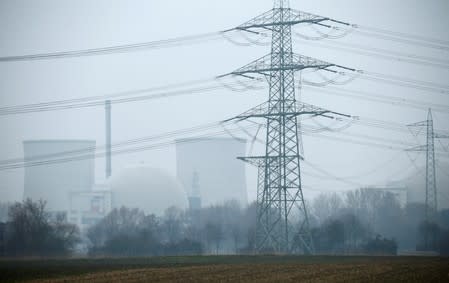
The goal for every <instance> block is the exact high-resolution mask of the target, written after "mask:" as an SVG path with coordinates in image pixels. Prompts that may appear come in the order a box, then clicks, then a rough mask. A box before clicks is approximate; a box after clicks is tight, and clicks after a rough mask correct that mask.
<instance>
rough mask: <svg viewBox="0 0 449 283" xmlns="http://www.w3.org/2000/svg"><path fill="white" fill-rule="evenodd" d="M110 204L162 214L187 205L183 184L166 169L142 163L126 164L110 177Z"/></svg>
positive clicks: (116, 206) (184, 207)
mask: <svg viewBox="0 0 449 283" xmlns="http://www.w3.org/2000/svg"><path fill="white" fill-rule="evenodd" d="M109 186H110V188H111V193H112V207H114V208H120V207H122V206H125V207H128V208H139V209H141V210H143V211H144V212H145V213H147V214H156V215H162V214H163V212H164V211H165V209H167V208H169V207H171V206H176V207H178V208H181V209H186V208H187V196H186V193H185V191H184V189H183V187H182V185H181V184H180V183H179V182H178V181H177V180H176V178H175V177H173V176H171V175H170V174H168V173H167V172H165V171H163V170H161V169H156V168H151V167H148V166H144V165H136V166H129V167H127V168H125V169H124V170H122V171H121V172H119V173H117V174H115V175H114V176H113V177H112V178H111V179H110V180H109Z"/></svg>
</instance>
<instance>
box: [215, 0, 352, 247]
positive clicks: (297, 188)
mask: <svg viewBox="0 0 449 283" xmlns="http://www.w3.org/2000/svg"><path fill="white" fill-rule="evenodd" d="M324 21H333V20H331V19H329V18H325V17H321V16H316V15H312V14H309V13H304V12H300V11H295V10H293V9H290V8H289V5H288V1H285V0H277V1H275V7H274V9H272V10H270V11H268V12H266V13H264V14H262V15H261V16H259V17H256V18H254V19H252V20H250V21H249V22H247V23H245V24H243V25H240V26H238V27H237V28H235V30H240V31H247V32H252V33H257V31H254V30H260V29H262V30H265V31H266V30H269V31H271V33H272V43H271V53H270V54H269V55H267V56H264V57H262V58H260V59H258V60H256V61H254V62H252V63H250V64H248V65H246V66H244V67H242V68H240V69H238V70H236V71H234V72H232V73H229V74H227V75H224V76H243V77H246V78H254V76H255V75H261V76H263V77H264V78H266V80H267V82H268V83H269V87H270V91H269V98H268V101H267V102H265V103H263V104H262V105H259V106H257V107H255V108H253V109H251V110H249V111H247V112H245V113H243V114H241V115H239V116H237V117H235V118H233V119H230V120H236V121H242V120H247V119H251V118H262V119H265V120H266V140H265V154H264V155H263V156H254V157H242V158H240V159H242V160H244V161H246V162H249V163H251V164H253V165H255V166H257V168H258V190H257V191H258V192H257V222H256V249H257V250H258V251H259V252H277V253H292V252H295V251H299V250H300V251H302V252H303V253H306V254H312V253H313V252H314V245H313V239H312V236H311V232H310V228H309V216H308V212H307V209H306V204H305V201H304V196H303V191H302V187H301V167H300V160H301V156H300V136H299V135H300V133H299V131H298V128H299V118H298V116H300V115H313V116H324V117H329V115H343V114H339V113H336V112H332V111H329V110H325V109H322V108H318V107H315V106H313V105H309V104H305V103H301V102H298V101H297V100H296V95H295V72H297V71H301V70H304V69H314V70H325V71H330V72H336V71H335V70H334V69H335V68H337V69H347V70H351V71H354V70H353V69H348V68H345V67H342V66H339V65H335V64H331V63H328V62H324V61H319V60H316V59H314V58H310V57H306V56H302V55H297V54H294V53H293V48H292V26H293V25H296V24H301V23H308V24H321V23H322V22H324ZM222 77H223V76H222ZM345 116H346V115H345ZM228 121H229V120H228ZM292 216H296V217H299V223H298V222H297V221H293V220H292Z"/></svg>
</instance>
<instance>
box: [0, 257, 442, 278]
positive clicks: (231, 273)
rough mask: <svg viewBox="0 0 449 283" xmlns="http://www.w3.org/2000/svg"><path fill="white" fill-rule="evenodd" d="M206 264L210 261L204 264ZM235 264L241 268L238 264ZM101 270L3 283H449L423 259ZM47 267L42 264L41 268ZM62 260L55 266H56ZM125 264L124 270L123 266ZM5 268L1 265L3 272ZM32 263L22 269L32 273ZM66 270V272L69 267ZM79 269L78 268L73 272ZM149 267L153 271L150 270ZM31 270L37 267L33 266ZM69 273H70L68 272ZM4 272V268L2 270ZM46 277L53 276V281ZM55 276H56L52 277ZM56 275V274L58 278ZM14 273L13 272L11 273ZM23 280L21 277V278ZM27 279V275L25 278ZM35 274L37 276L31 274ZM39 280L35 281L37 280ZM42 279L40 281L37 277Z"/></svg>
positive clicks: (178, 263)
mask: <svg viewBox="0 0 449 283" xmlns="http://www.w3.org/2000/svg"><path fill="white" fill-rule="evenodd" d="M203 259H204V260H203ZM233 262H235V263H233ZM108 263H109V261H107V260H103V264H101V265H97V267H96V268H95V269H94V270H90V271H89V269H90V268H92V264H96V263H95V262H94V261H93V262H92V261H90V264H89V262H84V264H85V268H84V269H82V264H73V265H71V263H65V264H66V265H60V267H59V268H60V269H61V272H59V273H57V272H56V271H57V270H58V269H55V268H53V269H52V268H50V267H51V266H52V264H48V266H49V269H48V271H45V269H44V270H42V269H41V270H40V271H43V272H41V273H36V276H25V277H23V278H20V277H15V278H14V277H13V276H11V278H9V279H8V278H2V280H0V281H3V282H19V281H21V282H383V283H385V282H449V259H447V258H417V257H410V258H407V257H395V258H381V257H373V258H369V257H357V258H351V257H309V258H306V257H298V258H295V257H265V258H264V257H243V258H242V257H215V258H214V257H204V258H202V257H192V258H188V257H187V258H182V260H176V257H174V258H169V259H168V260H167V259H162V258H161V259H160V261H158V260H157V259H152V260H151V261H150V262H147V263H144V260H143V259H142V261H141V262H140V261H136V260H134V264H133V265H132V266H131V265H130V266H128V267H127V266H125V265H126V264H127V263H126V259H121V260H118V261H110V263H109V264H110V266H111V270H110V271H109V270H108ZM140 263H141V264H140ZM41 264H42V263H41ZM54 264H56V261H53V265H54ZM121 265H122V266H121ZM1 266H2V264H1V263H0V267H1ZM24 266H26V264H24V265H23V266H22V268H24V269H23V270H24V272H26V267H24ZM64 266H65V267H64ZM73 266H77V269H74V270H73V272H70V270H71V268H73ZM146 266H147V267H146ZM10 267H11V266H10ZM30 268H31V267H30ZM64 269H66V272H64ZM0 271H1V268H0ZM45 272H47V274H48V277H47V276H46V274H45ZM52 272H53V273H54V274H52ZM55 272H56V273H55ZM11 274H13V273H11ZM16 275H17V274H16ZM21 275H24V274H21ZM31 275H32V274H31ZM33 277H35V278H33ZM36 277H37V278H36Z"/></svg>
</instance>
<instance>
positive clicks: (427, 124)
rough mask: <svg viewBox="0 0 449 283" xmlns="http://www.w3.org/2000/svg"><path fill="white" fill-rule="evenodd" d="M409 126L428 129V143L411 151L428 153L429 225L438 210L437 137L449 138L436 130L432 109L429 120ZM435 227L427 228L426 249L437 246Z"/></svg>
mask: <svg viewBox="0 0 449 283" xmlns="http://www.w3.org/2000/svg"><path fill="white" fill-rule="evenodd" d="M409 127H418V128H421V129H426V131H427V132H426V140H427V142H426V145H422V146H417V147H414V148H412V149H409V151H418V152H425V153H426V196H425V222H426V224H427V225H429V224H430V223H433V222H435V220H436V219H435V216H436V213H437V212H438V196H437V183H436V170H435V139H438V138H447V137H446V136H443V135H438V134H436V133H435V131H434V127H433V117H432V110H431V109H429V112H428V114H427V120H426V121H422V122H418V123H415V124H411V125H409ZM433 232H434V231H433V229H426V231H425V235H424V249H425V250H432V249H434V248H435V241H436V238H435V237H436V235H434V233H433Z"/></svg>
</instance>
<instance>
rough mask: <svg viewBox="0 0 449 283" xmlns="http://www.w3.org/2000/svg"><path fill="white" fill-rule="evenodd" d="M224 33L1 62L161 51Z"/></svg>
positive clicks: (42, 54)
mask: <svg viewBox="0 0 449 283" xmlns="http://www.w3.org/2000/svg"><path fill="white" fill-rule="evenodd" d="M222 34H223V32H211V33H204V34H198V35H191V36H182V37H176V38H171V39H164V40H157V41H147V42H141V43H134V44H123V45H115V46H109V47H102V48H90V49H83V50H72V51H59V52H49V53H40V54H28V55H20V56H5V57H0V62H19V61H34V60H48V59H63V58H77V57H85V56H93V55H106V54H115V53H125V52H136V51H142V50H151V49H160V48H167V47H174V46H179V45H183V44H194V43H199V42H204V41H211V40H217V39H220V38H221V37H222Z"/></svg>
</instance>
